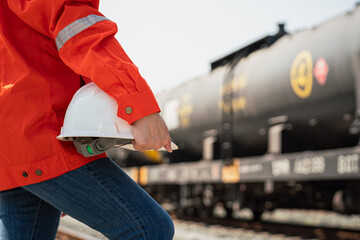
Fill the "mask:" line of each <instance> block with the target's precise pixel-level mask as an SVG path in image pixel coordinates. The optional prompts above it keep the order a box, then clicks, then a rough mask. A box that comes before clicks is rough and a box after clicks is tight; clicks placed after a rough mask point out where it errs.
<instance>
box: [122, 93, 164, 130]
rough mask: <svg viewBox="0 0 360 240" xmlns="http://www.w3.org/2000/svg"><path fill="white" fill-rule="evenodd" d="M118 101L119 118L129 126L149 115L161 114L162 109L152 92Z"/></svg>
mask: <svg viewBox="0 0 360 240" xmlns="http://www.w3.org/2000/svg"><path fill="white" fill-rule="evenodd" d="M116 100H117V101H118V112H117V115H118V117H120V118H122V119H124V120H125V121H127V122H128V123H129V124H132V123H134V122H135V121H136V120H138V119H140V118H143V117H145V116H147V115H150V114H153V113H158V112H160V107H159V105H158V103H157V101H156V99H155V96H154V94H153V93H152V92H151V91H149V92H145V93H139V94H132V95H131V96H130V97H127V98H125V99H123V98H119V99H116Z"/></svg>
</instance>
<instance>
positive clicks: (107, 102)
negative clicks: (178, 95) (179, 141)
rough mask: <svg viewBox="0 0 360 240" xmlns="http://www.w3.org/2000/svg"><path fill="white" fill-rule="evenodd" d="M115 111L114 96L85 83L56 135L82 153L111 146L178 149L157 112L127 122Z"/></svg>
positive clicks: (91, 152)
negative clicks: (131, 122) (132, 122)
mask: <svg viewBox="0 0 360 240" xmlns="http://www.w3.org/2000/svg"><path fill="white" fill-rule="evenodd" d="M116 112H117V103H116V101H115V100H114V99H113V98H111V97H110V96H109V95H107V94H106V93H105V92H104V91H103V90H101V89H100V88H99V87H98V86H96V84H95V83H89V84H86V85H85V86H83V87H82V88H80V89H79V90H78V91H77V92H76V94H75V95H74V97H73V99H72V100H71V102H70V104H69V106H68V109H67V111H66V114H65V120H64V126H63V127H62V128H61V134H60V135H59V136H58V137H57V138H58V139H59V140H63V141H67V140H71V141H73V142H74V144H75V147H76V149H77V151H78V152H79V153H80V154H82V155H84V156H85V157H90V156H95V155H98V154H100V153H103V152H105V151H106V150H108V149H110V148H111V147H123V148H127V149H130V150H138V151H145V150H166V151H168V152H172V149H174V150H176V149H177V146H176V145H175V144H174V143H172V142H171V139H170V135H169V132H168V130H167V127H166V124H165V122H164V120H163V119H162V118H161V116H160V115H159V114H158V113H156V114H151V115H148V116H145V117H143V118H141V119H139V120H137V121H135V122H134V124H133V126H130V125H129V124H128V123H127V122H126V121H125V120H123V119H121V118H119V117H118V116H117V115H116ZM132 144H133V145H132ZM163 146H165V148H164V147H163Z"/></svg>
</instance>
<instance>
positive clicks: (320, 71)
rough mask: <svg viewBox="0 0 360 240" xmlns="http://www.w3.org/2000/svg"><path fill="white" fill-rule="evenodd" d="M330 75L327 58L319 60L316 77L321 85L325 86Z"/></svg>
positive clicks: (316, 66) (316, 65)
mask: <svg viewBox="0 0 360 240" xmlns="http://www.w3.org/2000/svg"><path fill="white" fill-rule="evenodd" d="M328 73H329V66H328V64H327V62H326V60H325V58H323V57H321V58H319V59H318V60H317V61H316V64H315V68H314V76H315V78H316V80H317V81H318V83H319V84H320V85H325V83H326V78H327V75H328Z"/></svg>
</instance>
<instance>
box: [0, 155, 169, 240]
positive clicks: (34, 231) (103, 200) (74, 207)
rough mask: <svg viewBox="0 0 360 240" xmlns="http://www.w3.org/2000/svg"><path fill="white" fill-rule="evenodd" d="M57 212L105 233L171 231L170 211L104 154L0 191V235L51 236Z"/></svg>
mask: <svg viewBox="0 0 360 240" xmlns="http://www.w3.org/2000/svg"><path fill="white" fill-rule="evenodd" d="M0 181H1V179H0ZM61 212H64V213H66V214H68V215H69V216H71V217H73V218H75V219H77V220H79V221H81V222H83V223H85V224H86V225H88V226H90V227H91V228H93V229H95V230H97V231H99V232H101V233H102V234H104V235H105V236H106V237H107V238H109V239H124V240H125V239H126V240H127V239H134V240H135V239H142V240H144V239H147V240H170V239H172V237H173V234H174V226H173V223H172V220H171V218H170V217H169V215H168V214H167V213H166V212H165V211H164V210H163V209H162V208H161V207H160V206H159V205H158V204H157V203H156V202H155V201H154V200H153V199H152V198H151V197H150V196H149V195H148V194H147V193H146V192H145V191H144V190H143V189H142V188H141V187H139V186H138V185H137V184H136V183H135V182H134V181H133V180H132V179H131V178H129V177H128V176H127V175H126V173H124V172H123V171H122V170H121V169H120V168H119V167H118V165H116V164H115V163H114V162H113V161H112V160H111V159H108V158H104V159H99V160H97V161H94V162H91V163H89V164H87V165H85V166H83V167H81V168H78V169H76V170H74V171H72V172H68V173H66V174H64V175H61V176H59V177H57V178H53V179H50V180H48V181H44V182H41V183H36V184H32V185H28V186H24V187H21V188H15V189H11V190H7V191H2V192H0V240H5V239H6V240H50V239H55V235H56V232H57V228H58V225H59V219H60V213H61Z"/></svg>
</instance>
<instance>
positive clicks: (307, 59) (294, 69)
mask: <svg viewBox="0 0 360 240" xmlns="http://www.w3.org/2000/svg"><path fill="white" fill-rule="evenodd" d="M290 82H291V87H292V89H293V91H294V92H295V94H296V95H297V96H298V97H300V98H308V97H309V96H310V95H311V91H312V87H313V61H312V56H311V53H310V51H308V50H303V51H301V52H300V53H299V54H298V55H297V56H296V57H295V59H294V61H293V64H292V66H291V70H290Z"/></svg>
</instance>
